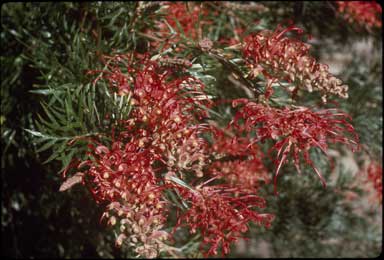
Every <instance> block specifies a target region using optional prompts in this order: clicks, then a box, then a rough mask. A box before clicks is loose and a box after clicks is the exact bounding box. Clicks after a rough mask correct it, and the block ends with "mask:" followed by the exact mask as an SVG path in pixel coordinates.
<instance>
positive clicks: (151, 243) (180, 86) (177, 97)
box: [79, 55, 209, 258]
mask: <svg viewBox="0 0 384 260" xmlns="http://www.w3.org/2000/svg"><path fill="white" fill-rule="evenodd" d="M126 64H130V65H126ZM107 67H108V70H106V71H101V75H100V76H99V77H98V78H97V79H96V82H97V81H98V80H100V79H101V78H104V79H106V80H107V81H108V83H109V87H110V88H111V89H112V90H113V91H116V92H118V93H119V95H120V96H125V95H128V96H129V97H130V99H129V102H130V105H131V106H132V110H131V113H130V117H129V119H127V120H125V121H124V120H123V121H121V122H120V124H121V125H122V126H123V130H122V131H121V132H120V133H118V134H117V138H116V140H117V141H113V142H112V144H111V146H110V147H111V148H108V147H106V146H104V145H101V144H98V145H96V146H93V145H92V146H90V148H91V149H90V152H89V155H90V157H91V159H90V160H87V161H85V162H83V163H81V164H80V165H79V168H80V169H82V168H83V167H85V166H88V168H87V169H85V170H83V171H84V172H85V180H86V183H87V184H88V187H89V188H90V190H91V192H92V194H93V195H94V197H95V199H96V200H97V201H103V202H109V203H110V204H109V206H108V207H107V211H106V212H105V213H104V215H103V217H107V218H108V219H109V220H108V223H109V224H110V225H115V224H116V223H117V219H118V218H119V219H121V220H120V222H119V230H120V235H119V236H118V238H117V241H116V244H117V245H121V244H122V243H123V241H124V240H127V239H128V241H129V245H130V246H134V247H135V251H136V252H137V253H138V254H139V255H142V256H145V257H151V258H152V257H156V256H157V255H158V253H159V252H160V251H162V250H166V249H165V247H164V244H163V242H161V240H162V239H165V238H167V236H168V234H167V233H166V232H164V231H161V230H160V229H161V228H162V227H163V225H164V222H165V221H166V215H167V209H166V208H167V203H166V202H165V201H164V200H163V199H162V191H163V190H164V189H165V188H166V187H167V186H166V185H164V180H163V178H162V177H161V176H162V174H163V173H165V172H167V171H174V172H186V171H188V172H193V173H194V174H195V175H196V176H198V177H202V176H203V172H202V169H203V166H204V165H205V160H206V157H207V155H205V154H204V151H206V149H205V146H206V142H205V141H204V140H203V139H202V138H201V137H200V136H199V135H200V132H201V131H203V130H204V128H205V127H204V125H200V124H198V123H197V118H200V119H201V118H202V117H205V116H206V115H205V113H206V112H205V111H202V110H200V109H199V107H198V105H200V106H202V105H205V106H209V100H208V99H207V98H206V96H205V95H204V93H203V92H202V89H203V87H204V86H203V85H202V84H201V82H200V81H198V80H197V79H195V78H193V77H189V76H186V77H182V78H177V77H173V73H172V69H171V68H168V67H162V66H160V65H159V64H157V63H156V62H152V61H149V60H148V59H146V58H144V59H143V60H141V63H140V64H133V63H132V62H131V60H130V59H129V58H128V56H123V55H118V56H115V57H112V58H111V59H110V60H108V62H107ZM96 72H97V73H100V71H96ZM92 73H95V71H93V72H92ZM96 82H95V84H96Z"/></svg>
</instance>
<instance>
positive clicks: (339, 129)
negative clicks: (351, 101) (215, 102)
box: [232, 100, 358, 191]
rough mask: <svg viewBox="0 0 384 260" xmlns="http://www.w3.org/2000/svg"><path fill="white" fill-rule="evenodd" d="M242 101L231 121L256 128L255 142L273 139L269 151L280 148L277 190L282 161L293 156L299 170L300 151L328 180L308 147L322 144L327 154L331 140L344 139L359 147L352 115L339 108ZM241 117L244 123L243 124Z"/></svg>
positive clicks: (244, 129) (320, 146)
mask: <svg viewBox="0 0 384 260" xmlns="http://www.w3.org/2000/svg"><path fill="white" fill-rule="evenodd" d="M241 103H243V104H244V106H243V107H242V108H241V109H240V110H239V111H238V112H237V114H236V115H235V118H234V120H233V121H232V124H233V125H234V126H235V127H236V128H238V129H240V130H242V131H244V132H246V133H249V132H251V131H254V132H255V134H256V136H255V138H254V141H253V142H255V143H256V142H260V141H264V140H266V139H270V140H274V141H275V145H274V146H273V147H272V148H271V150H270V151H272V150H276V151H277V158H276V160H275V163H276V166H277V168H276V172H275V179H274V183H275V191H276V184H277V176H278V174H279V171H280V169H281V167H282V165H283V164H284V163H285V162H286V161H287V160H288V157H289V155H291V156H292V157H293V161H294V165H295V167H296V168H297V171H298V172H299V173H300V172H301V171H300V154H302V155H303V157H304V160H305V162H306V163H307V164H309V165H310V166H311V167H312V168H313V170H314V171H315V172H316V174H317V175H318V176H319V178H320V179H321V181H322V183H323V185H324V186H325V180H324V179H323V177H322V175H321V174H320V172H319V170H318V169H317V168H316V167H315V166H314V164H313V161H312V160H311V159H310V156H309V150H310V149H311V148H312V147H314V148H319V149H320V150H321V151H323V152H324V153H325V154H326V155H327V156H328V153H327V150H328V144H329V143H343V144H346V145H348V146H349V147H351V149H352V150H353V151H354V150H356V149H357V148H358V144H357V142H358V136H357V134H356V133H355V131H354V128H353V127H352V125H351V124H350V123H348V121H347V119H350V118H349V116H348V115H347V114H345V113H343V112H342V111H339V110H337V109H323V110H319V111H311V110H310V109H309V108H306V107H285V108H283V109H279V108H272V107H267V106H264V105H262V104H257V103H254V102H247V101H246V100H236V101H235V102H234V104H233V105H234V106H237V105H239V104H241ZM240 121H242V122H243V123H242V124H240V123H241V122H240Z"/></svg>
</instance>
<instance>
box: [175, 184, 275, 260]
mask: <svg viewBox="0 0 384 260" xmlns="http://www.w3.org/2000/svg"><path fill="white" fill-rule="evenodd" d="M210 181H212V179H211V180H208V181H206V182H205V183H202V184H200V185H198V186H196V187H195V188H194V190H191V189H187V188H182V187H178V189H179V191H180V196H181V197H182V198H183V199H184V200H185V201H187V204H188V205H189V206H188V207H189V208H188V209H187V210H186V211H185V212H183V213H182V214H181V215H180V216H179V218H178V223H177V226H180V225H182V226H187V227H188V228H189V230H190V233H192V234H193V233H196V232H198V231H199V232H201V235H202V237H203V241H202V243H201V244H200V249H201V250H204V249H205V250H206V253H205V255H206V256H208V255H216V254H217V253H218V250H219V248H220V247H221V249H222V253H223V255H225V254H228V253H229V246H230V244H231V243H233V242H235V241H237V240H238V239H239V238H242V237H243V236H244V235H243V233H245V232H246V231H247V230H248V223H249V222H254V223H256V224H259V225H265V226H266V227H269V226H270V224H271V221H272V220H273V215H270V214H263V213H258V212H256V211H255V210H254V209H253V208H254V207H258V208H264V207H265V200H264V199H263V198H261V197H259V196H256V195H254V194H249V193H246V192H244V191H243V190H242V188H241V187H228V186H226V185H210V186H207V185H206V183H208V182H210ZM234 194H236V196H234Z"/></svg>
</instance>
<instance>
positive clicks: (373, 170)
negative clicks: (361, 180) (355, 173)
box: [366, 162, 383, 203]
mask: <svg viewBox="0 0 384 260" xmlns="http://www.w3.org/2000/svg"><path fill="white" fill-rule="evenodd" d="M366 173H367V180H368V182H370V183H372V185H373V187H374V188H375V191H376V194H377V198H378V201H379V202H380V203H381V202H382V200H383V185H382V183H383V166H382V165H381V164H380V163H378V162H371V163H370V164H369V165H368V167H367V169H366Z"/></svg>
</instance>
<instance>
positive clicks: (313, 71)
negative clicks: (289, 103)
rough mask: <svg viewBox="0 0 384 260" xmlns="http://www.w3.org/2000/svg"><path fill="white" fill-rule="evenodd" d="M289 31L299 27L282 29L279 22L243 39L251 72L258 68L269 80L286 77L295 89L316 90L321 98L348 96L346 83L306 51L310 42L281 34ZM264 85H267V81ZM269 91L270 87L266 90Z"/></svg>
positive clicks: (299, 30)
mask: <svg viewBox="0 0 384 260" xmlns="http://www.w3.org/2000/svg"><path fill="white" fill-rule="evenodd" d="M289 31H298V32H299V33H302V30H301V29H299V28H297V27H294V26H290V27H288V28H286V29H284V30H282V29H281V28H280V26H279V27H278V28H277V29H276V30H275V31H273V32H272V31H268V30H263V31H261V32H259V33H257V34H255V35H251V36H249V37H247V38H246V39H245V43H244V44H245V46H244V49H243V54H244V57H245V59H246V61H247V63H248V65H249V66H250V67H251V76H252V77H255V76H257V75H258V74H259V73H260V72H262V73H263V75H264V76H265V77H266V78H267V79H270V80H272V81H273V80H278V81H279V80H286V81H288V82H291V83H292V84H294V86H295V89H294V91H297V89H299V88H305V89H306V90H307V91H309V92H312V91H314V90H316V91H320V92H321V95H322V99H323V102H326V101H327V96H328V95H329V94H333V95H338V96H340V97H342V98H348V86H347V85H344V84H343V82H342V81H341V80H340V79H338V78H336V77H335V76H333V75H332V74H331V73H330V72H329V71H328V66H327V65H325V64H321V63H318V62H316V60H315V59H314V58H313V57H311V56H310V55H309V49H310V46H309V45H308V44H305V43H303V42H301V41H300V40H299V39H295V38H288V37H284V34H285V33H287V32H289ZM268 87H271V86H270V85H268ZM269 92H270V90H269Z"/></svg>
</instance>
